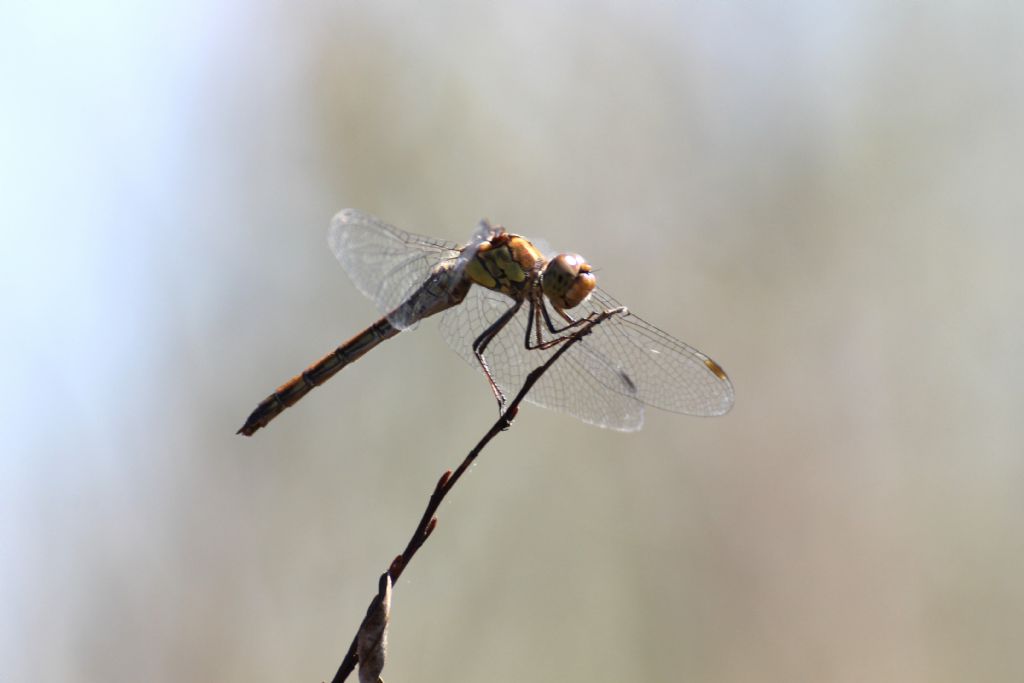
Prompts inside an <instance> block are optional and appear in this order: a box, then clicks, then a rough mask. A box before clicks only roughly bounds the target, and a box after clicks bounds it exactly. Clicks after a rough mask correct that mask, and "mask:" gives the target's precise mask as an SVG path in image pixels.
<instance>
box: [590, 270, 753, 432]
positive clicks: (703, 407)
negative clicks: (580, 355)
mask: <svg viewBox="0 0 1024 683" xmlns="http://www.w3.org/2000/svg"><path fill="white" fill-rule="evenodd" d="M619 306H621V304H619V302H618V301H616V300H615V299H614V298H612V297H611V296H610V295H608V294H607V293H606V292H604V291H602V290H600V289H597V290H595V291H594V292H593V294H592V296H591V297H590V298H589V299H587V301H585V302H584V303H583V304H581V305H580V306H578V307H577V308H574V309H573V310H572V311H571V313H572V315H573V316H574V317H582V316H586V315H588V314H589V313H593V312H597V311H605V310H610V309H613V308H617V307H619ZM583 344H585V345H586V347H587V348H588V350H589V351H590V352H591V353H592V354H594V355H595V356H596V357H598V358H600V359H603V362H606V363H608V364H610V365H612V366H614V367H618V368H621V370H622V371H623V372H625V373H626V375H627V376H628V377H629V381H630V383H631V384H632V385H633V386H634V387H635V392H631V395H632V396H635V398H636V399H638V400H640V401H642V402H643V403H645V404H647V405H649V406H654V407H656V408H661V409H662V410H668V411H671V412H675V413H685V414H687V415H704V416H711V415H722V414H724V413H727V412H729V409H730V408H732V404H733V401H734V399H735V394H734V392H733V387H732V382H730V381H729V378H728V376H726V374H725V372H724V371H723V370H722V368H721V367H719V365H718V364H717V363H715V361H713V360H711V358H709V357H708V356H706V355H705V354H703V353H701V352H700V351H698V350H697V349H695V348H693V347H692V346H689V345H687V344H685V343H683V342H681V341H679V340H678V339H676V338H675V337H673V336H671V335H669V334H668V333H666V332H663V331H661V330H659V329H658V328H657V327H655V326H654V325H651V324H650V323H648V322H647V321H645V320H643V319H642V318H639V317H637V316H636V315H634V314H633V313H628V314H626V315H617V316H613V317H611V318H608V319H607V320H606V321H605V322H603V323H601V324H600V325H597V326H596V327H595V328H594V331H593V332H592V333H591V334H590V335H589V336H588V337H587V338H586V339H585V340H584V342H583Z"/></svg>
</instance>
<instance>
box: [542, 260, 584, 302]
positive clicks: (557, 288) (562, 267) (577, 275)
mask: <svg viewBox="0 0 1024 683" xmlns="http://www.w3.org/2000/svg"><path fill="white" fill-rule="evenodd" d="M541 281H542V283H543V287H544V295H545V296H546V297H547V298H548V299H549V300H550V301H551V303H553V304H554V305H555V306H557V307H558V308H561V309H566V308H575V307H576V306H579V305H580V304H581V303H583V302H584V301H586V299H587V297H588V296H590V292H591V291H593V289H594V287H595V286H596V285H597V277H596V276H595V275H594V273H593V272H592V271H591V268H590V264H589V263H587V262H586V261H584V260H583V257H582V256H580V255H579V254H559V255H558V256H556V257H554V258H553V259H551V260H550V261H548V262H547V265H545V266H544V273H543V276H542V279H541Z"/></svg>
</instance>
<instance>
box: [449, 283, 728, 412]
mask: <svg viewBox="0 0 1024 683" xmlns="http://www.w3.org/2000/svg"><path fill="white" fill-rule="evenodd" d="M512 303H513V302H512V301H511V299H509V298H508V297H505V296H503V295H501V294H499V293H496V292H492V291H490V290H487V289H484V288H481V287H474V288H473V289H472V290H471V291H470V294H469V296H467V298H466V300H465V301H463V303H462V304H461V305H460V306H458V307H456V308H453V309H450V310H449V311H446V312H445V315H444V317H443V318H442V320H441V332H442V334H443V335H444V338H445V340H446V341H447V342H448V344H449V345H450V346H451V347H452V348H453V349H455V351H456V352H457V353H458V354H459V355H460V356H462V358H463V359H464V360H466V362H468V363H470V364H471V365H473V366H475V367H478V368H479V364H478V363H477V361H476V358H475V357H474V356H473V351H472V342H473V340H474V339H475V338H476V337H477V336H479V334H480V333H481V332H482V331H483V330H484V329H486V328H487V326H488V325H490V323H492V322H494V320H496V319H497V318H498V317H499V316H500V315H501V314H502V313H503V312H505V311H506V310H508V307H509V306H511V305H512ZM619 306H620V304H619V303H618V302H617V301H615V299H613V298H612V297H610V296H608V295H607V294H605V293H604V292H601V291H599V290H598V291H596V292H595V293H594V295H593V296H591V298H590V299H588V300H587V301H586V302H584V303H583V304H581V305H580V306H578V307H577V308H576V309H573V311H572V313H573V315H574V316H575V317H577V318H580V317H584V316H586V315H588V314H590V313H593V312H599V311H604V310H610V309H614V308H618V307H619ZM528 315H529V312H528V306H526V305H524V306H523V308H522V309H521V310H520V311H519V313H518V314H517V315H516V316H515V317H514V318H513V319H512V320H511V321H510V322H509V323H508V325H506V326H505V328H504V329H503V330H502V331H501V333H499V334H498V335H497V336H496V337H495V339H494V340H493V341H492V342H491V344H490V346H488V348H487V350H486V351H485V352H484V355H485V357H486V358H487V363H488V367H489V368H490V369H491V374H492V375H493V377H494V379H495V382H496V383H497V384H498V386H499V387H500V388H501V389H502V391H503V392H504V393H505V395H506V397H507V398H511V397H512V396H513V395H514V394H515V392H516V391H518V390H519V389H520V388H521V387H522V385H523V382H524V381H525V380H526V376H527V374H529V372H530V371H531V370H533V369H534V368H535V367H537V366H538V365H540V364H542V363H543V362H544V361H545V360H547V358H548V357H549V355H550V354H552V353H554V352H555V351H556V350H557V347H555V348H551V349H547V350H540V349H533V350H528V349H527V348H526V344H525V335H526V326H527V322H528ZM559 320H560V319H559ZM556 324H558V323H557V320H556ZM544 336H545V338H550V337H551V334H550V333H549V332H548V331H547V330H546V329H545V331H544ZM709 360H710V359H708V357H707V356H705V355H704V354H702V353H701V352H699V351H697V350H696V349H693V348H692V347H690V346H687V345H686V344H684V343H683V342H681V341H679V340H678V339H675V338H673V337H671V336H670V335H668V334H666V333H664V332H662V331H661V330H658V329H657V328H656V327H654V326H653V325H650V324H649V323H647V322H645V321H643V320H642V319H640V318H638V317H636V316H635V315H632V314H628V313H627V314H623V315H617V316H613V317H611V318H608V319H606V320H605V321H604V322H602V323H601V324H599V325H597V326H595V327H594V328H593V331H592V332H591V334H590V335H588V336H586V337H584V338H583V339H582V340H581V341H580V342H579V343H577V344H575V345H574V346H573V347H572V348H571V349H569V350H568V351H567V352H566V353H565V354H564V355H563V356H562V357H561V358H559V359H558V361H556V362H555V364H554V365H553V366H552V367H551V369H550V370H549V371H548V372H547V373H545V374H544V376H543V377H542V378H541V379H540V381H539V382H537V384H536V385H535V386H534V388H533V390H531V392H530V393H529V394H528V395H527V400H528V401H530V402H531V403H535V404H537V405H540V406H543V407H545V408H551V409H553V410H559V411H562V412H566V413H568V414H570V415H573V416H575V417H578V418H579V419H581V420H583V421H584V422H587V423H589V424H594V425H598V426H601V427H606V428H609V429H617V430H620V431H633V430H637V429H640V428H641V427H642V426H643V419H644V406H645V405H651V406H655V407H657V408H662V409H665V410H669V411H673V412H680V413H687V414H691V415H719V414H722V413H724V412H726V411H728V409H729V407H730V406H731V405H732V402H733V389H732V385H731V383H730V382H729V380H728V379H727V378H726V377H725V375H724V373H722V375H721V376H719V375H718V374H717V373H716V372H714V371H713V370H712V369H711V367H715V368H717V367H718V366H717V365H715V364H714V362H713V361H711V363H712V365H711V366H709V365H708V364H707V362H706V361H709Z"/></svg>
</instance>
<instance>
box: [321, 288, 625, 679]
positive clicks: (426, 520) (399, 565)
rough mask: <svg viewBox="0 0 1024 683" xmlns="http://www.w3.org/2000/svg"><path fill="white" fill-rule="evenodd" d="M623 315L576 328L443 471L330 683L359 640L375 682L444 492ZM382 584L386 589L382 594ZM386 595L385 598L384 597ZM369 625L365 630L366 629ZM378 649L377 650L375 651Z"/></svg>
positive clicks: (356, 654) (346, 668) (620, 311)
mask: <svg viewBox="0 0 1024 683" xmlns="http://www.w3.org/2000/svg"><path fill="white" fill-rule="evenodd" d="M625 313H626V309H625V308H621V307H620V308H615V309H611V310H607V311H602V312H601V313H598V314H594V315H592V316H591V317H590V318H588V319H587V320H586V322H584V324H582V325H580V326H579V328H578V329H577V330H576V331H575V332H573V333H572V334H571V335H569V336H568V337H567V338H566V340H565V341H564V342H562V343H561V344H560V345H559V346H558V349H557V350H556V351H555V352H554V353H553V354H551V356H550V357H549V358H548V359H547V361H546V362H545V363H544V364H543V365H540V366H538V367H537V368H535V369H534V370H533V371H532V372H530V374H529V375H527V377H526V381H525V382H524V383H523V387H522V388H521V389H520V390H519V393H517V394H516V395H515V398H513V399H512V401H510V402H509V404H508V406H507V407H506V408H505V410H504V412H502V414H501V415H500V416H499V417H498V419H497V421H495V423H494V424H493V425H491V428H490V429H489V430H488V431H487V433H486V434H484V436H483V438H482V439H480V441H479V442H478V443H477V444H476V446H474V447H473V450H471V451H470V452H469V454H467V455H466V457H465V458H464V459H463V461H462V463H461V464H460V465H459V466H458V467H457V468H456V469H455V471H454V472H452V471H451V470H448V471H446V472H445V473H444V474H442V475H441V478H440V479H439V480H438V482H437V485H436V486H435V487H434V492H433V493H432V494H431V496H430V500H429V501H428V502H427V507H426V509H425V510H424V511H423V516H422V517H421V518H420V522H419V524H418V525H417V526H416V530H415V531H414V532H413V534H412V538H410V539H409V543H408V544H407V545H406V546H405V550H403V551H402V554H401V555H398V556H397V557H396V558H395V559H394V560H393V561H392V562H391V566H390V568H389V569H388V571H387V573H386V574H384V575H382V576H381V579H380V589H379V590H378V594H377V595H375V596H374V597H373V600H372V601H371V602H370V606H369V607H368V608H367V611H366V618H365V619H364V620H363V623H362V625H361V626H360V629H359V632H358V633H357V634H356V637H355V638H353V639H352V644H351V645H350V646H349V648H348V652H347V653H346V654H345V657H344V659H342V661H341V666H339V667H338V672H337V673H336V674H335V675H334V678H333V679H332V683H341V681H344V680H345V679H346V678H348V676H349V674H351V673H352V671H353V670H354V669H355V667H356V663H357V662H359V661H360V658H361V657H365V656H366V655H365V654H360V650H361V647H360V639H361V638H362V640H363V641H364V642H369V643H370V644H371V645H373V647H368V649H366V650H365V652H372V653H373V655H372V659H373V662H372V663H371V662H363V663H362V664H361V666H360V678H361V679H362V678H363V675H364V674H365V675H366V676H367V680H371V681H372V680H377V677H378V676H379V675H380V672H381V670H382V669H383V667H384V644H385V643H386V637H387V621H388V614H389V612H388V608H389V606H390V597H391V587H392V586H394V585H395V584H396V583H397V582H398V578H399V577H400V576H401V575H402V572H403V571H404V570H405V568H406V567H407V566H409V562H410V561H411V560H412V558H413V556H414V555H415V554H416V551H417V550H419V549H420V547H421V546H422V545H423V544H424V543H425V542H426V540H427V539H428V538H429V537H430V534H431V532H433V531H434V529H435V528H436V527H437V517H435V516H434V513H435V512H437V509H438V508H439V507H440V506H441V501H443V500H444V497H445V496H447V495H448V492H449V491H451V490H452V487H453V486H455V483H456V482H457V481H458V480H459V479H460V478H461V477H462V475H463V473H465V471H466V470H467V469H469V466H470V465H472V464H473V461H474V460H476V458H477V456H478V455H480V452H481V451H482V450H483V449H484V447H485V446H487V444H488V443H490V441H491V439H493V438H494V437H495V436H497V435H498V434H500V433H501V432H503V431H505V430H506V429H508V428H509V427H510V426H511V425H512V420H514V419H515V417H516V414H517V413H518V412H519V404H520V403H522V402H523V399H525V398H526V395H527V394H528V393H529V392H530V389H532V388H533V385H534V384H536V383H537V380H539V379H540V378H541V377H542V376H543V375H544V373H545V372H547V371H548V369H549V368H550V367H551V366H552V364H554V363H555V361H557V360H558V358H559V357H560V356H561V355H562V354H563V353H565V352H566V351H568V350H569V349H570V348H572V346H573V344H576V343H578V342H579V341H580V340H581V339H583V337H585V336H587V335H588V334H590V332H591V330H593V329H594V326H595V325H599V324H600V323H601V322H603V321H605V320H607V319H608V318H610V317H612V316H613V315H624V314H625ZM385 584H387V589H386V590H385ZM385 593H386V597H385ZM368 624H369V626H368ZM378 645H379V647H378ZM364 667H368V668H367V671H365V672H364V671H363V668H364Z"/></svg>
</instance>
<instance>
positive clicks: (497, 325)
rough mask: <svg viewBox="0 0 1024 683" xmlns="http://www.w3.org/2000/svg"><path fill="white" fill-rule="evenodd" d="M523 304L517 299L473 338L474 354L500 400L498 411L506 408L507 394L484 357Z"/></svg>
mask: <svg viewBox="0 0 1024 683" xmlns="http://www.w3.org/2000/svg"><path fill="white" fill-rule="evenodd" d="M522 305H523V300H522V299H520V300H519V301H516V303H515V305H514V306H512V307H511V308H509V309H508V310H507V311H505V312H504V313H502V314H501V317H500V318H498V319H497V320H495V321H494V322H493V323H491V324H490V325H489V326H488V327H487V329H486V330H484V331H483V332H482V333H481V334H480V336H479V337H477V338H476V339H474V340H473V355H474V356H476V360H477V362H478V363H480V367H481V368H482V369H483V371H484V375H486V376H487V381H488V382H489V383H490V385H491V392H492V393H493V394H494V398H495V399H497V401H498V412H501V411H502V410H504V408H505V394H503V393H502V391H501V389H500V388H499V387H498V384H497V383H496V382H495V381H494V376H493V375H491V369H490V368H489V367H487V359H486V358H485V357H484V351H486V350H487V345H488V344H490V343H491V341H492V340H493V339H494V338H495V337H496V336H498V333H499V332H501V330H502V328H504V327H505V325H507V324H508V321H509V320H511V319H512V318H513V317H514V316H515V314H516V313H518V312H519V308H520V307H521V306H522Z"/></svg>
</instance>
